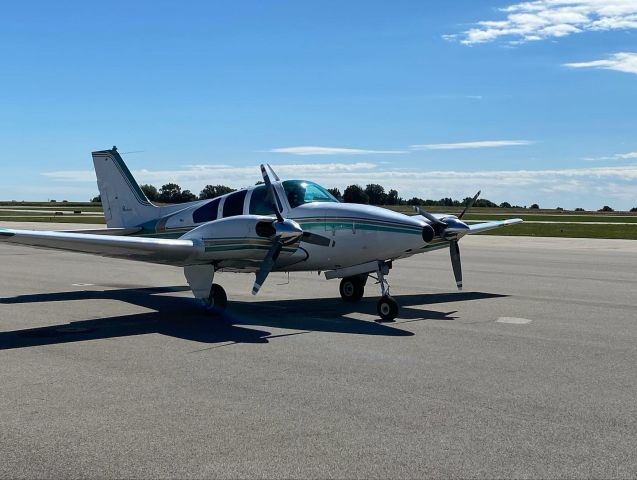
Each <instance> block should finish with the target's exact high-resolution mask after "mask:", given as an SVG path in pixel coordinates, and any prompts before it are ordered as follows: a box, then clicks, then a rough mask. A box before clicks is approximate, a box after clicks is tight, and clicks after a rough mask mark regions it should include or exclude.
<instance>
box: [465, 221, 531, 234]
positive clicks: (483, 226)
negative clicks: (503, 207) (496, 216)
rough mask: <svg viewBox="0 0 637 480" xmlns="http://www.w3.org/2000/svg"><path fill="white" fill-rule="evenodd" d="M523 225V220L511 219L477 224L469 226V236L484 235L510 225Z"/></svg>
mask: <svg viewBox="0 0 637 480" xmlns="http://www.w3.org/2000/svg"><path fill="white" fill-rule="evenodd" d="M518 223H522V219H521V218H510V219H508V220H495V221H493V222H484V223H475V224H473V225H469V234H474V233H482V232H486V231H487V230H493V229H495V228H501V227H508V226H509V225H516V224H518Z"/></svg>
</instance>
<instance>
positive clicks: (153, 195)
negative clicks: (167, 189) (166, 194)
mask: <svg viewBox="0 0 637 480" xmlns="http://www.w3.org/2000/svg"><path fill="white" fill-rule="evenodd" d="M139 188H141V189H142V192H144V195H146V198H147V199H148V200H150V201H151V202H156V201H157V200H159V192H158V191H157V187H155V186H154V185H142V186H141V187H139Z"/></svg>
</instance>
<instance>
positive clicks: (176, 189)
mask: <svg viewBox="0 0 637 480" xmlns="http://www.w3.org/2000/svg"><path fill="white" fill-rule="evenodd" d="M159 201H160V202H163V203H181V187H180V186H179V185H177V184H176V183H167V184H166V185H162V187H161V188H160V189H159Z"/></svg>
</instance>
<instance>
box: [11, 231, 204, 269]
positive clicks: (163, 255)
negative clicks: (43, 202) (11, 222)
mask: <svg viewBox="0 0 637 480" xmlns="http://www.w3.org/2000/svg"><path fill="white" fill-rule="evenodd" d="M0 242H6V243H12V244H17V245H25V246H30V247H36V248H46V249H54V250H64V251H69V252H80V253H88V254H93V255H99V256H102V257H113V258H126V259H129V260H139V261H144V262H151V263H163V264H171V265H183V264H184V263H186V262H188V261H190V260H193V259H194V258H196V257H197V256H200V255H201V254H202V253H203V252H204V247H203V243H201V242H198V241H197V240H194V239H193V240H168V239H159V238H139V237H125V236H116V235H95V234H86V233H70V232H53V231H34V230H14V229H0Z"/></svg>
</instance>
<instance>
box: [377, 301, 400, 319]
mask: <svg viewBox="0 0 637 480" xmlns="http://www.w3.org/2000/svg"><path fill="white" fill-rule="evenodd" d="M376 310H377V311H378V316H379V317H380V318H381V320H383V321H385V322H391V321H392V320H394V319H395V318H396V317H397V316H398V311H399V310H400V307H399V306H398V302H397V301H396V300H394V297H391V296H389V295H386V296H383V297H381V298H380V300H378V304H377V306H376Z"/></svg>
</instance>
